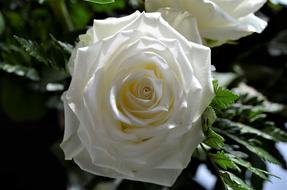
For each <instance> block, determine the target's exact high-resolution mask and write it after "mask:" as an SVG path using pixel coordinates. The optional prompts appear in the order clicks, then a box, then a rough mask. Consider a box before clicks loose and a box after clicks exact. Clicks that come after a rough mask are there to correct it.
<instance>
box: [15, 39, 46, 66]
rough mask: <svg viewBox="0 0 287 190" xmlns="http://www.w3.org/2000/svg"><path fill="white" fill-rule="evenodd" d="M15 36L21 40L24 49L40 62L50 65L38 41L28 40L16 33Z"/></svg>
mask: <svg viewBox="0 0 287 190" xmlns="http://www.w3.org/2000/svg"><path fill="white" fill-rule="evenodd" d="M14 38H15V39H16V40H17V41H18V42H19V44H20V45H21V46H22V47H23V49H24V50H25V51H26V52H27V53H28V54H29V55H31V56H32V57H34V58H35V59H37V60H38V61H39V62H42V63H45V64H47V65H48V61H47V59H46V58H45V56H44V54H43V52H42V51H41V50H40V48H39V45H38V44H37V43H36V42H32V41H31V40H26V39H24V38H21V37H18V36H16V35H14Z"/></svg>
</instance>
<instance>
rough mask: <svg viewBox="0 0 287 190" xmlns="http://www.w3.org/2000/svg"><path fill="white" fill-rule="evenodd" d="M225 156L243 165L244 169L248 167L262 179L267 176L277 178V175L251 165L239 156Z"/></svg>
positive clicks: (265, 178) (266, 178)
mask: <svg viewBox="0 0 287 190" xmlns="http://www.w3.org/2000/svg"><path fill="white" fill-rule="evenodd" d="M227 156H228V157H229V158H230V159H231V160H232V161H233V162H235V163H236V164H238V165H240V166H243V167H245V168H246V169H248V170H249V171H251V172H252V173H254V174H256V175H257V176H259V177H261V178H262V179H264V180H268V176H273V177H276V178H279V177H278V176H276V175H274V174H271V173H269V172H267V171H264V170H262V169H259V168H255V167H253V166H252V165H251V163H250V162H247V161H245V160H243V159H241V158H237V157H235V156H233V155H231V154H227Z"/></svg>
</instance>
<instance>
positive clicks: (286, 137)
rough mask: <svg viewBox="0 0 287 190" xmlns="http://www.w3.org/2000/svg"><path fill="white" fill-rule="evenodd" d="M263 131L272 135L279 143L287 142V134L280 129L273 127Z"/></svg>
mask: <svg viewBox="0 0 287 190" xmlns="http://www.w3.org/2000/svg"><path fill="white" fill-rule="evenodd" d="M263 131H264V132H265V133H268V134H270V135H271V136H273V138H275V139H277V140H278V141H283V142H287V133H286V132H285V131H283V130H281V129H280V128H278V127H275V126H271V127H268V128H265V129H263Z"/></svg>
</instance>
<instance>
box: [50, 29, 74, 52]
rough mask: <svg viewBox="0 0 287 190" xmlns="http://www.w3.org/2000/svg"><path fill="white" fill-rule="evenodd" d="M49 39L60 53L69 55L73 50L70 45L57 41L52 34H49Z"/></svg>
mask: <svg viewBox="0 0 287 190" xmlns="http://www.w3.org/2000/svg"><path fill="white" fill-rule="evenodd" d="M50 37H51V39H52V42H53V43H54V44H55V45H56V47H58V49H60V50H61V51H64V52H65V53H67V54H71V53H72V50H73V46H72V45H71V44H68V43H65V42H61V41H59V40H57V39H56V38H55V37H54V36H53V35H52V34H50Z"/></svg>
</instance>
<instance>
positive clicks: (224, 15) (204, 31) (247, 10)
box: [145, 0, 267, 46]
mask: <svg viewBox="0 0 287 190" xmlns="http://www.w3.org/2000/svg"><path fill="white" fill-rule="evenodd" d="M265 2H266V0H228V1H226V0H176V1H175V0H145V7H146V10H147V11H159V12H161V13H162V14H163V17H164V18H165V19H166V20H167V21H168V22H169V23H170V24H171V25H172V26H174V27H175V28H176V29H177V30H178V31H179V32H181V33H182V34H183V35H185V37H187V38H188V39H190V40H193V39H194V38H196V37H194V36H197V32H194V30H192V28H190V27H189V26H185V25H186V23H194V22H195V21H196V22H197V25H198V30H199V33H200V35H201V36H202V38H203V39H202V40H203V42H204V43H205V44H207V45H210V46H213V45H220V44H223V43H225V42H226V41H230V40H237V39H239V38H241V37H244V36H247V35H249V34H251V33H253V32H257V33H261V32H262V31H263V30H264V28H265V27H266V25H267V23H266V22H265V21H264V20H262V19H260V18H259V17H257V16H255V15H254V12H256V11H257V10H258V9H259V8H260V7H262V6H263V4H264V3H265ZM178 26H180V27H178Z"/></svg>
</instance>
